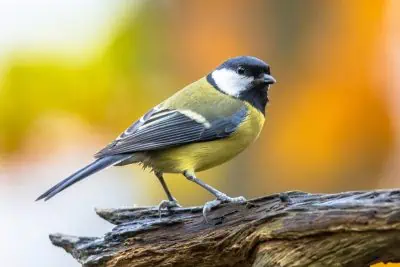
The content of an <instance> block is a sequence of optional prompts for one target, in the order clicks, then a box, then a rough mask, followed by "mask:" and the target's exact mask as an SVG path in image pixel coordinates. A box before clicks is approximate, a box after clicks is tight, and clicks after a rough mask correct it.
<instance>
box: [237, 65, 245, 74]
mask: <svg viewBox="0 0 400 267" xmlns="http://www.w3.org/2000/svg"><path fill="white" fill-rule="evenodd" d="M236 72H237V73H238V74H240V75H243V74H244V68H243V67H239V68H237V70H236Z"/></svg>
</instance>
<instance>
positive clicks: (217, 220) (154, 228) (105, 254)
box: [50, 190, 400, 267]
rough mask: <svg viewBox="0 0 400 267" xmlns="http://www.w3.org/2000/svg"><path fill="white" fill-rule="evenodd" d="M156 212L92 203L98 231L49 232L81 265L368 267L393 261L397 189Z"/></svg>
mask: <svg viewBox="0 0 400 267" xmlns="http://www.w3.org/2000/svg"><path fill="white" fill-rule="evenodd" d="M201 209H202V208H201V207H192V208H179V209H174V210H171V211H163V213H162V218H161V220H160V219H159V217H158V211H157V210H156V209H155V208H154V207H142V208H131V209H98V210H96V212H97V214H98V215H99V216H100V217H102V218H103V219H105V220H107V221H109V222H110V223H112V224H115V225H116V226H115V227H114V228H113V229H112V230H111V231H110V232H108V233H106V234H105V235H104V236H103V237H75V236H68V235H63V234H52V235H50V239H51V242H52V243H53V244H54V245H56V246H58V247H62V248H64V249H65V250H66V251H67V252H68V253H70V254H72V256H73V257H74V258H75V259H77V260H78V261H79V262H80V263H81V264H82V265H83V266H107V267H111V266H112V267H117V266H118V267H122V266H124V267H126V266H129V267H134V266H135V267H136V266H141V267H144V266H245V267H246V266H257V267H259V266H369V265H370V264H373V263H376V262H381V261H383V262H389V261H391V262H396V261H397V262H400V190H378V191H368V192H344V193H338V194H308V193H303V192H288V193H282V194H275V195H270V196H265V197H262V198H258V199H253V200H251V201H250V203H248V204H246V205H237V204H225V205H223V206H221V207H219V208H217V209H214V210H213V211H211V212H210V213H209V216H208V218H209V220H210V222H211V223H210V224H206V223H205V222H204V219H203V217H202V213H201Z"/></svg>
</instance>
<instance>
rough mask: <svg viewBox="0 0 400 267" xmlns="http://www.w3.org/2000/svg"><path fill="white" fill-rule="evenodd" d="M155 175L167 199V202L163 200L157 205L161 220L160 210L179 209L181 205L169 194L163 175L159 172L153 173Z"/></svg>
mask: <svg viewBox="0 0 400 267" xmlns="http://www.w3.org/2000/svg"><path fill="white" fill-rule="evenodd" d="M155 175H156V176H157V178H158V180H159V181H160V183H161V185H162V187H163V189H164V192H165V194H166V195H167V197H168V200H163V201H161V202H160V204H158V212H159V214H160V218H161V210H162V209H170V208H177V207H181V205H179V203H178V201H177V200H176V199H175V198H174V197H173V196H172V194H171V192H170V191H169V189H168V186H167V183H166V182H165V180H164V177H163V174H162V173H161V172H155Z"/></svg>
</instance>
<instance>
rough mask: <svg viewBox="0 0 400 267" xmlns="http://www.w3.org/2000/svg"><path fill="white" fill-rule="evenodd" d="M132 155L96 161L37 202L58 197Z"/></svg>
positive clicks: (109, 157) (47, 192) (108, 157)
mask: <svg viewBox="0 0 400 267" xmlns="http://www.w3.org/2000/svg"><path fill="white" fill-rule="evenodd" d="M131 156H132V155H126V154H125V155H113V156H105V157H103V158H99V159H97V160H95V161H94V162H92V163H90V164H89V165H87V166H86V167H84V168H82V169H80V170H79V171H77V172H75V173H74V174H72V175H71V176H69V177H68V178H66V179H64V180H62V181H61V182H59V183H58V184H56V185H55V186H53V187H52V188H50V189H49V190H47V191H46V192H44V193H43V194H42V195H41V196H39V197H38V198H37V199H36V201H38V200H41V199H44V200H45V201H46V200H49V199H50V198H52V197H53V196H55V195H57V194H58V193H60V192H61V191H63V190H64V189H66V188H67V187H70V186H71V185H73V184H74V183H76V182H79V181H80V180H82V179H85V178H86V177H88V176H90V175H92V174H94V173H96V172H98V171H101V170H102V169H104V168H107V167H108V166H111V165H115V164H117V163H119V162H121V161H123V160H125V159H128V158H129V157H131Z"/></svg>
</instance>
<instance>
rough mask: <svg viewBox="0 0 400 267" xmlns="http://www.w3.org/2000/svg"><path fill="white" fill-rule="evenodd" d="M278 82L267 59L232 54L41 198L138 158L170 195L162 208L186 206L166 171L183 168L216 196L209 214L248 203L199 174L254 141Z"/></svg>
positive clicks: (190, 177)
mask: <svg viewBox="0 0 400 267" xmlns="http://www.w3.org/2000/svg"><path fill="white" fill-rule="evenodd" d="M275 82H276V81H275V79H274V78H273V77H272V76H271V73H270V67H269V65H268V64H266V63H265V62H264V61H262V60H260V59H258V58H255V57H250V56H240V57H235V58H231V59H228V60H227V61H225V62H224V63H222V64H221V65H220V66H218V67H217V68H216V69H214V70H213V71H212V72H211V73H209V74H208V75H206V76H205V77H203V78H201V79H199V80H198V81H196V82H194V83H192V84H190V85H188V86H186V87H185V88H183V89H182V90H180V91H178V92H177V93H175V94H174V95H173V96H171V97H170V98H168V99H167V100H165V101H163V102H162V103H161V104H159V105H157V106H156V107H154V108H153V109H151V110H150V111H148V112H147V113H146V114H145V115H144V116H143V117H141V118H140V119H139V120H137V121H136V122H135V123H133V124H132V125H131V126H130V127H129V128H128V129H126V131H125V132H123V133H122V134H121V135H120V136H118V137H117V139H115V140H114V141H113V142H112V143H110V144H109V145H107V146H106V147H105V148H103V149H102V150H100V151H99V152H98V153H97V154H95V161H94V162H92V163H91V164H89V165H88V166H86V167H84V168H82V169H81V170H79V171H77V172H75V173H74V174H72V175H71V176H69V177H68V178H66V179H64V180H63V181H61V182H59V183H58V184H56V185H55V186H53V187H52V188H50V189H49V190H47V191H46V192H45V193H43V194H42V195H41V196H39V197H38V199H37V200H41V199H44V200H48V199H50V198H52V197H53V196H55V195H56V194H58V193H59V192H61V191H63V190H64V189H66V188H67V187H69V186H71V185H73V184H74V183H76V182H78V181H80V180H82V179H84V178H86V177H88V176H90V175H92V174H94V173H96V172H98V171H100V170H102V169H104V168H106V167H108V166H122V165H127V164H132V163H138V164H142V165H143V166H144V167H145V168H146V167H149V168H150V169H151V170H152V171H153V172H154V174H155V176H156V177H157V178H158V179H159V181H160V183H161V185H162V187H163V189H164V191H165V193H166V195H167V197H168V200H164V201H162V202H161V203H160V205H159V210H161V209H162V208H172V207H180V205H179V204H178V202H177V201H176V199H175V198H174V197H173V196H172V194H171V192H170V190H169V189H168V187H167V184H166V183H165V181H164V178H163V174H164V173H182V174H183V175H184V176H185V177H186V178H187V179H188V180H189V181H192V182H194V183H196V184H198V185H199V186H201V187H203V188H204V189H206V190H207V191H209V192H210V193H211V194H213V195H214V196H215V197H216V200H213V201H210V202H207V203H206V204H205V205H204V208H203V215H204V217H205V219H206V220H207V217H206V213H207V212H208V211H209V210H210V209H211V208H213V207H216V206H218V205H219V204H221V203H226V202H236V203H243V202H245V201H246V199H245V198H244V197H236V198H231V197H229V196H227V195H226V194H224V193H222V192H220V191H218V190H217V189H215V188H213V187H211V186H210V185H208V184H206V183H204V182H202V181H201V180H200V179H198V178H197V177H196V175H195V173H196V172H199V171H203V170H207V169H210V168H212V167H215V166H217V165H220V164H222V163H224V162H226V161H228V160H230V159H232V158H233V157H235V156H236V155H237V154H239V153H240V152H242V151H243V150H244V149H245V148H246V147H247V146H249V145H250V144H251V143H253V142H254V141H255V140H256V139H257V137H258V136H259V134H260V132H261V129H262V127H263V124H264V120H265V118H264V117H265V107H266V105H267V102H268V89H269V87H270V85H271V84H274V83H275Z"/></svg>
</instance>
